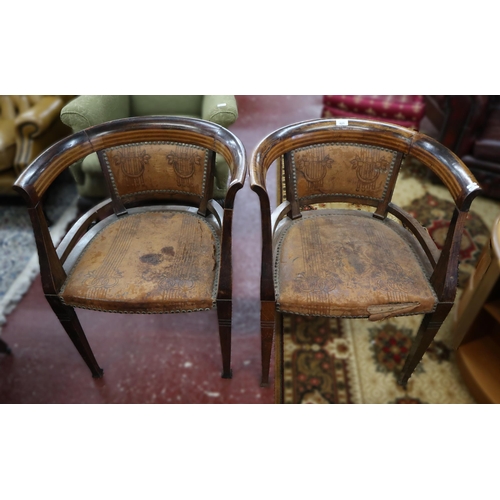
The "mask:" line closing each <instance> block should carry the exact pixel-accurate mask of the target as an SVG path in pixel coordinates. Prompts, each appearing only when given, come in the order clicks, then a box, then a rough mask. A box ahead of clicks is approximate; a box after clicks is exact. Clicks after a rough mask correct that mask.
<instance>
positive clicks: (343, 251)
mask: <svg viewBox="0 0 500 500" xmlns="http://www.w3.org/2000/svg"><path fill="white" fill-rule="evenodd" d="M361 214H363V216H362V215H361ZM405 233H408V231H406V230H405V229H403V228H401V226H399V225H398V224H397V223H395V222H394V221H391V220H388V219H386V220H385V221H382V220H379V219H375V218H374V217H372V216H371V214H368V217H366V212H360V214H359V215H356V212H353V211H351V212H350V213H349V215H346V214H342V215H341V214H340V213H339V212H337V213H335V214H333V213H330V214H319V213H317V212H314V213H309V214H303V217H302V218H301V219H297V220H295V221H293V222H292V221H290V223H289V225H288V227H286V228H285V229H283V232H282V233H281V234H280V236H279V242H278V246H277V250H276V269H275V289H276V301H277V304H278V308H279V310H280V311H281V312H288V313H295V314H301V315H308V316H328V317H369V318H370V319H371V320H378V319H384V318H387V317H391V316H401V315H406V314H420V313H425V312H431V311H433V310H434V309H435V306H436V303H437V298H436V296H435V294H434V291H433V289H432V287H431V285H430V283H429V280H428V276H427V274H428V271H427V272H426V271H425V270H424V267H423V264H422V263H421V261H420V258H419V257H418V256H417V253H416V251H414V250H413V248H412V246H411V244H410V240H411V238H413V236H412V235H410V234H409V233H408V236H406V235H405ZM410 237H411V238H410Z"/></svg>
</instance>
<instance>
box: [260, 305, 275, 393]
mask: <svg viewBox="0 0 500 500" xmlns="http://www.w3.org/2000/svg"><path fill="white" fill-rule="evenodd" d="M274 327H275V304H274V302H262V304H261V311H260V349H261V358H262V379H261V382H260V386H261V387H268V385H269V368H270V366H271V351H272V348H273V336H274Z"/></svg>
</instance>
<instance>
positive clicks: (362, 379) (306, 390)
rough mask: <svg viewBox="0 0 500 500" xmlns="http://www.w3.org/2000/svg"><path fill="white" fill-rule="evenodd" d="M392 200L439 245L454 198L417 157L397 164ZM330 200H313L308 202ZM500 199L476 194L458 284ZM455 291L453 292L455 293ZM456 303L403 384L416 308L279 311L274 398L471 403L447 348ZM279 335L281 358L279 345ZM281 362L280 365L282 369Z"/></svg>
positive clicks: (470, 266)
mask: <svg viewBox="0 0 500 500" xmlns="http://www.w3.org/2000/svg"><path fill="white" fill-rule="evenodd" d="M393 201H394V203H396V204H398V205H400V206H402V207H404V209H405V210H407V211H408V212H409V213H410V214H411V215H413V216H414V217H415V218H416V219H417V220H419V221H420V222H421V223H422V224H423V225H424V226H425V227H426V228H427V229H428V231H429V233H430V235H431V236H432V238H433V239H434V241H435V242H436V244H437V246H438V247H440V248H441V247H442V244H443V243H444V238H445V237H446V231H447V229H448V225H447V223H446V222H445V219H447V220H449V219H450V218H451V213H452V212H453V207H454V203H453V202H452V199H451V196H450V195H449V193H448V191H447V190H446V188H444V187H443V186H441V185H439V184H435V183H434V182H433V181H432V180H430V179H429V178H428V177H426V176H425V174H424V173H423V170H422V168H421V167H420V166H419V164H418V162H416V160H413V159H410V160H409V161H407V162H406V163H405V165H404V166H403V167H402V171H401V174H400V176H399V179H398V183H397V185H396V189H395V192H394V198H393ZM320 207H325V208H326V207H328V205H327V204H321V205H312V206H310V207H308V208H309V209H311V210H315V209H318V208H320ZM499 212H500V202H498V201H495V200H490V199H487V198H483V197H480V198H476V200H475V201H474V202H473V204H472V209H471V211H470V213H469V217H468V220H467V223H466V228H465V232H464V236H463V238H462V245H461V252H460V265H459V287H463V286H464V285H465V283H466V282H467V279H468V278H469V276H470V274H471V272H472V271H473V270H474V268H475V264H476V261H477V258H478V257H479V254H480V252H481V249H482V248H483V247H484V245H485V244H486V243H487V242H488V238H489V234H490V228H491V227H492V226H493V223H494V220H495V218H496V217H497V215H498V213H499ZM461 292H462V290H461V288H459V290H458V292H457V299H456V301H455V303H456V302H457V300H458V299H459V297H460V295H461ZM454 311H455V306H454V308H453V309H452V311H451V312H450V314H449V315H448V318H447V319H446V321H445V323H444V325H443V326H442V328H441V330H440V332H439V333H438V335H437V336H436V338H435V339H434V341H433V342H432V344H431V346H430V347H429V349H428V351H427V352H426V354H425V355H424V357H423V359H422V361H421V363H420V364H419V366H418V367H417V369H416V370H415V372H414V373H413V375H412V377H411V378H410V380H409V382H408V385H407V387H406V389H403V388H402V387H400V386H399V385H398V384H397V376H398V374H399V373H400V371H401V368H402V366H403V363H404V360H405V358H406V355H407V353H408V350H409V347H410V345H411V339H412V337H413V336H414V335H415V334H416V331H417V329H418V327H419V325H420V322H421V320H422V317H423V316H422V315H417V316H405V317H399V318H392V319H390V320H385V321H381V322H370V321H368V320H365V319H335V318H305V317H301V316H295V315H288V316H285V317H284V318H283V339H279V338H277V339H276V353H277V358H276V361H277V364H276V377H277V379H276V403H285V404H286V403H303V404H304V403H306V404H307V403H314V404H339V403H340V404H343V403H344V404H345V403H347V404H349V403H355V404H423V403H430V404H470V403H475V401H474V399H473V398H472V396H471V395H470V393H469V392H468V389H467V387H466V386H465V384H464V382H463V381H462V378H461V375H460V372H459V370H458V368H457V365H456V360H455V351H454V350H452V349H450V348H449V347H448V346H449V345H450V343H449V340H450V339H451V336H452V333H453V332H452V329H451V325H452V322H453V315H454ZM280 341H282V342H283V360H279V355H278V350H279V345H280ZM279 366H281V367H282V373H280V369H279Z"/></svg>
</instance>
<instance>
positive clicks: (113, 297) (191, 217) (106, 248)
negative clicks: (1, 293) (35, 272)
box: [59, 210, 220, 313]
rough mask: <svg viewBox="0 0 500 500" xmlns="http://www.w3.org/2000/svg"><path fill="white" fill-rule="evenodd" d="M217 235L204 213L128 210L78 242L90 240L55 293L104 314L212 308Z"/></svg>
mask: <svg viewBox="0 0 500 500" xmlns="http://www.w3.org/2000/svg"><path fill="white" fill-rule="evenodd" d="M218 233H219V231H218V230H217V228H216V226H213V225H212V224H210V222H208V221H207V219H206V218H205V217H201V216H199V215H197V214H196V213H189V212H187V213H186V212H180V211H174V210H162V211H156V210H153V211H148V212H142V213H137V214H131V215H129V216H128V217H125V218H119V219H117V220H115V221H113V222H112V223H108V224H104V225H103V227H98V226H96V227H95V228H94V230H92V231H89V233H87V236H86V238H85V239H84V240H83V241H82V243H81V245H86V244H87V242H88V241H90V243H89V244H88V245H87V246H86V247H85V249H84V250H83V252H82V254H81V255H80V256H79V259H78V262H77V263H76V264H75V265H74V267H72V268H71V272H70V273H69V275H68V278H67V280H66V282H65V283H64V285H63V287H62V290H61V292H60V294H59V295H60V297H61V298H62V300H63V302H64V303H65V304H67V305H70V306H73V307H81V308H85V309H94V310H99V311H107V312H121V313H127V312H129V313H169V312H192V311H203V310H208V309H213V308H215V306H216V298H217V281H216V276H218V272H219V260H220V242H219V234H218ZM72 265H73V263H72V262H71V261H68V262H67V266H68V267H71V266H72Z"/></svg>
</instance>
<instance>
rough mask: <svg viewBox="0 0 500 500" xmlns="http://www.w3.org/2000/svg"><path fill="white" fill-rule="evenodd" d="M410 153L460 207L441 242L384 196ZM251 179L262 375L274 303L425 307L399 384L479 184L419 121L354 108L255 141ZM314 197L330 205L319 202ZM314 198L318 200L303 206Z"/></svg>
mask: <svg viewBox="0 0 500 500" xmlns="http://www.w3.org/2000/svg"><path fill="white" fill-rule="evenodd" d="M406 155H412V156H414V157H415V158H416V159H418V160H420V161H421V162H422V163H423V164H424V165H426V166H427V167H428V168H430V169H431V170H432V171H433V172H434V173H435V174H436V175H438V176H439V177H440V178H441V180H442V181H443V182H444V184H445V185H446V186H447V187H448V189H449V191H450V193H451V196H452V197H453V199H454V201H455V204H456V208H455V212H454V215H453V218H452V220H451V222H450V229H449V231H448V235H447V237H446V242H445V244H444V247H443V249H442V251H439V250H438V248H437V246H436V244H435V243H434V241H433V240H432V239H431V238H430V236H429V233H428V232H427V231H426V230H425V229H424V228H423V227H422V226H421V225H420V224H419V223H418V221H416V220H415V219H414V218H413V217H412V216H411V215H409V214H408V213H406V212H405V211H404V210H402V209H401V208H399V207H398V206H396V205H394V204H393V203H392V202H391V197H392V194H393V191H394V188H395V184H396V179H397V176H398V172H399V168H400V165H401V162H402V160H403V158H404V157H405V156H406ZM276 160H277V161H278V162H280V165H282V167H283V168H284V179H285V185H286V186H285V187H286V189H285V191H286V199H285V201H284V202H283V203H282V204H281V205H280V206H278V207H277V208H276V210H275V211H274V212H273V213H272V214H271V204H270V200H269V196H268V193H267V190H266V173H267V171H268V169H269V167H270V166H271V165H272V164H273V162H275V161H276ZM250 179H251V186H252V189H253V190H254V191H255V192H257V194H258V195H259V198H260V205H261V215H262V218H261V221H262V222H261V223H262V271H261V337H262V342H261V344H262V384H263V385H266V384H267V383H268V380H269V378H268V377H269V367H270V355H271V346H272V340H273V332H275V333H276V334H277V335H281V334H282V332H281V315H282V314H283V313H287V314H298V315H303V316H327V317H349V318H361V317H362V318H369V320H371V321H380V320H384V319H386V318H391V317H394V316H402V315H410V314H412V315H413V314H418V315H423V321H422V324H421V327H420V330H419V331H418V333H417V336H416V338H415V339H414V342H413V345H412V348H411V350H410V352H409V354H408V356H407V359H406V362H405V365H404V367H403V371H402V373H401V376H400V378H399V383H400V384H402V385H406V383H407V381H408V378H409V377H410V376H411V374H412V372H413V370H414V369H415V367H416V365H417V364H418V363H419V361H420V359H421V358H422V356H423V354H424V352H425V350H426V349H427V347H428V346H429V344H430V342H431V341H432V339H433V338H434V336H435V334H436V333H437V331H438V330H439V328H440V326H441V324H442V323H443V321H444V319H445V318H446V316H447V315H448V313H449V311H450V309H451V307H452V305H453V302H454V299H455V293H456V288H457V278H458V256H459V249H460V241H461V237H462V232H463V227H464V223H465V220H466V217H467V212H468V210H469V206H470V204H471V202H472V201H473V199H474V197H475V196H476V195H477V194H478V193H479V192H480V188H479V186H478V184H477V182H476V181H475V179H474V177H473V176H472V174H471V173H470V172H469V170H468V169H467V168H466V167H465V165H464V164H463V163H462V162H461V161H460V159H459V158H458V157H456V156H455V155H454V154H453V153H452V152H451V151H449V150H448V149H447V148H445V147H444V146H442V145H441V144H439V143H438V142H436V141H435V140H433V139H431V138H429V137H427V136H425V135H423V134H420V133H418V132H416V131H414V130H410V129H408V128H404V127H401V126H398V125H392V124H388V123H381V122H375V121H368V120H356V119H353V120H351V119H318V120H311V121H306V122H301V123H296V124H292V125H289V126H286V127H283V128H281V129H279V130H277V131H275V132H272V133H271V134H270V135H269V136H267V137H266V138H264V139H263V140H262V141H261V142H260V144H258V146H257V147H256V149H255V151H254V153H253V156H252V161H251V165H250ZM321 203H328V204H329V206H330V204H332V205H333V208H331V207H330V208H323V209H322V208H321V206H320V205H317V204H321ZM311 204H316V205H315V206H316V207H317V208H318V209H317V210H308V208H310V205H311Z"/></svg>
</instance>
